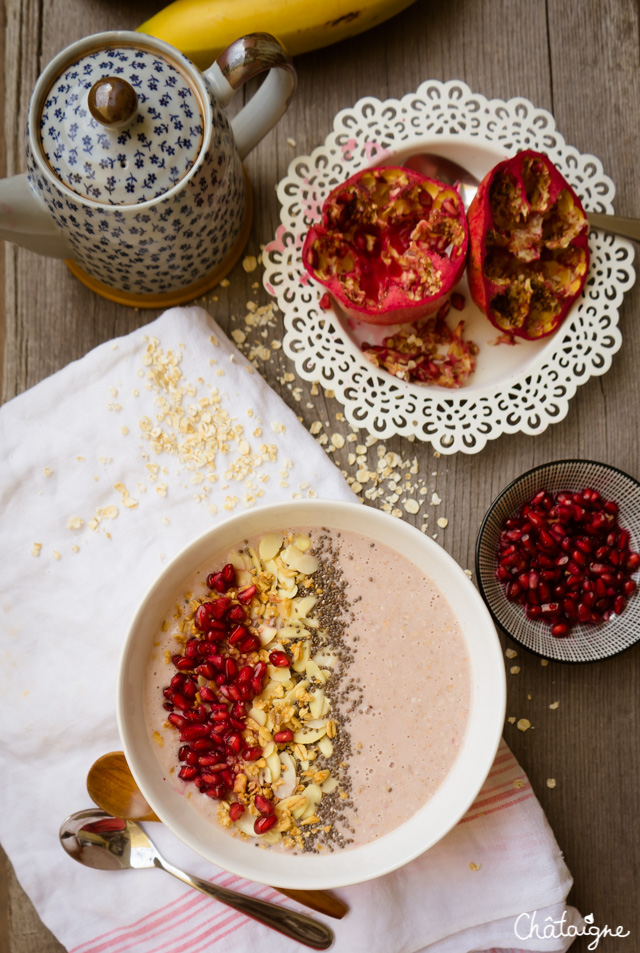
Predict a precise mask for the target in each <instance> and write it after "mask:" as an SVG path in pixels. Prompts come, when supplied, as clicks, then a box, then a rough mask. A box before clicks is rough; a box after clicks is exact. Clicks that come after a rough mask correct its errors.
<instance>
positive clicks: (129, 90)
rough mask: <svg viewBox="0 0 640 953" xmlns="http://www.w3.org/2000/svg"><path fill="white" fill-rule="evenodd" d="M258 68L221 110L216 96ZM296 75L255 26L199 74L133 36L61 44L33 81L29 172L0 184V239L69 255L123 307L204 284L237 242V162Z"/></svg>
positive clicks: (241, 188) (245, 223)
mask: <svg viewBox="0 0 640 953" xmlns="http://www.w3.org/2000/svg"><path fill="white" fill-rule="evenodd" d="M264 70H269V74H268V76H267V78H266V79H265V81H264V83H263V84H262V86H261V87H260V89H259V90H258V91H257V93H256V94H255V96H253V98H252V99H251V100H250V101H249V102H248V103H247V105H245V106H244V107H243V108H242V109H241V110H240V111H239V113H238V114H237V115H236V116H235V117H234V118H233V120H231V121H229V119H228V118H227V115H226V113H225V111H224V107H225V106H226V105H227V104H228V102H229V101H230V99H231V97H232V96H233V94H234V93H235V92H236V90H238V89H239V88H240V87H241V86H242V85H243V84H244V83H245V82H246V81H247V80H248V79H250V78H252V77H254V76H256V75H257V74H258V73H260V72H262V71H264ZM295 85H296V74H295V70H294V67H293V64H292V62H291V59H290V58H289V56H288V54H287V52H286V50H285V49H284V48H283V47H282V45H281V44H280V42H279V41H278V40H276V39H275V38H274V37H272V36H270V35H269V34H266V33H255V34H250V35H248V36H245V37H242V38H241V39H239V40H236V42H235V43H232V44H231V46H229V47H228V48H227V49H226V50H225V52H224V53H222V54H221V55H220V57H219V58H218V60H217V61H216V62H215V63H214V64H213V65H212V66H211V67H210V68H209V69H207V70H205V71H204V72H203V73H201V72H200V71H199V70H198V69H197V68H196V67H195V66H194V65H193V63H191V62H190V60H188V59H187V58H186V57H185V56H183V55H182V54H181V53H179V52H178V50H176V49H174V48H173V47H172V46H170V45H169V44H167V43H164V42H162V41H161V40H157V39H155V38H154V37H150V36H146V35H144V34H142V33H135V32H125V31H113V32H108V33H98V34H95V35H93V36H89V37H86V38H85V39H82V40H79V41H78V42H76V43H72V44H71V45H70V46H68V47H67V48H66V49H65V50H63V51H62V52H61V53H59V54H58V55H57V56H56V57H55V58H54V59H53V60H52V61H51V62H50V63H49V65H48V66H47V67H46V69H45V70H44V72H43V73H42V74H41V76H40V77H39V79H38V81H37V83H36V86H35V89H34V91H33V94H32V97H31V102H30V107H29V120H28V129H27V168H28V171H27V172H26V173H24V174H22V175H17V176H13V177H12V178H9V179H4V180H3V181H1V182H0V237H2V238H5V239H6V240H8V241H12V242H15V243H16V244H18V245H23V246H24V247H25V248H29V249H31V250H32V251H35V252H38V253H40V254H42V255H49V256H53V257H54V258H63V259H66V260H67V264H68V266H69V268H70V269H71V271H72V272H73V273H74V274H75V275H76V276H77V277H78V278H79V279H80V280H81V281H83V282H84V283H85V284H86V285H87V286H88V287H90V288H92V289H93V290H94V291H96V292H97V293H98V294H101V295H103V296H105V297H107V298H110V299H112V300H115V301H119V302H122V303H125V304H130V305H136V306H138V307H140V306H142V307H157V306H162V305H167V304H177V303H179V302H181V301H188V300H190V299H192V298H194V297H197V296H198V295H200V294H203V293H204V292H205V291H207V290H208V289H209V288H211V287H213V285H215V284H216V283H217V282H218V281H220V279H221V278H223V277H224V275H225V274H226V273H227V272H228V271H229V270H230V269H231V268H232V267H233V265H234V264H235V262H236V261H237V259H238V257H239V256H240V254H241V253H242V250H243V248H244V245H245V243H246V240H247V238H248V233H249V229H250V227H251V213H252V209H251V190H250V187H249V183H248V181H247V179H246V176H245V174H244V171H243V167H242V159H243V158H244V157H245V156H246V155H247V153H248V152H250V151H251V149H252V148H253V147H254V146H255V145H256V143H258V142H259V141H260V139H262V137H263V136H264V135H265V134H266V133H267V132H268V131H269V130H270V129H271V128H272V127H273V126H274V125H275V124H276V123H277V121H278V120H279V118H280V117H281V115H282V114H283V113H284V111H285V110H286V108H287V106H288V104H289V100H290V99H291V96H292V95H293V92H294V90H295Z"/></svg>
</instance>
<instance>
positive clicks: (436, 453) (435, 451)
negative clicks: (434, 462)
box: [433, 450, 442, 459]
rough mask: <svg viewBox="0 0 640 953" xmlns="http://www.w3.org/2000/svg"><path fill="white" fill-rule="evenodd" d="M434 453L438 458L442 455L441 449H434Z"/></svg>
mask: <svg viewBox="0 0 640 953" xmlns="http://www.w3.org/2000/svg"><path fill="white" fill-rule="evenodd" d="M433 455H434V457H436V459H440V457H441V456H442V454H441V453H440V451H439V450H434V451H433Z"/></svg>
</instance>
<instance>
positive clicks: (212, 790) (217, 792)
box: [204, 783, 225, 801]
mask: <svg viewBox="0 0 640 953" xmlns="http://www.w3.org/2000/svg"><path fill="white" fill-rule="evenodd" d="M204 793H205V794H207V795H208V796H209V797H210V798H214V799H215V800H218V801H220V800H221V799H222V798H223V797H224V794H225V791H224V784H222V783H219V784H211V785H209V787H208V788H205V790H204Z"/></svg>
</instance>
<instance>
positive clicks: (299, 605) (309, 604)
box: [293, 596, 318, 620]
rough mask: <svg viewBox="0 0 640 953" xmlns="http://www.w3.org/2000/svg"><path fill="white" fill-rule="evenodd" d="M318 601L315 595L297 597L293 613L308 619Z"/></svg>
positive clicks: (297, 617) (298, 617) (299, 617)
mask: <svg viewBox="0 0 640 953" xmlns="http://www.w3.org/2000/svg"><path fill="white" fill-rule="evenodd" d="M317 601H318V600H317V598H316V597H315V596H303V597H302V598H301V599H296V600H295V602H294V603H293V614H294V616H295V617H296V619H302V620H306V619H307V618H308V616H309V613H310V612H311V610H312V609H313V607H314V606H315V604H316V602H317Z"/></svg>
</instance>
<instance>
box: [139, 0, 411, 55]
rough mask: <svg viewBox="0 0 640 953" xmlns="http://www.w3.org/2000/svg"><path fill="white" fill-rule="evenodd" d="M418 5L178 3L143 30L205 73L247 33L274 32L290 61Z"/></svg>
mask: <svg viewBox="0 0 640 953" xmlns="http://www.w3.org/2000/svg"><path fill="white" fill-rule="evenodd" d="M414 2H415V0H320V2H318V0H315V2H314V0H268V2H266V3H265V2H264V0H262V2H260V0H175V2H174V3H170V4H169V6H167V7H165V8H164V9H163V10H160V11H159V12H158V13H157V14H156V15H155V16H153V17H151V19H149V20H147V21H146V22H145V23H143V24H141V26H139V27H138V30H139V31H140V32H141V33H147V34H149V35H150V36H155V37H157V38H158V39H160V40H165V41H166V42H167V43H170V44H171V45H172V46H175V47H176V48H177V49H178V50H180V51H181V52H182V53H184V54H185V56H188V57H189V59H190V60H192V61H193V62H194V63H195V64H196V66H198V67H199V68H200V69H206V68H207V67H208V66H211V64H212V63H213V61H214V60H215V59H217V57H218V56H219V55H220V53H222V51H223V50H225V49H226V48H227V47H228V46H229V44H230V43H233V41H234V40H237V39H238V38H239V37H241V36H244V35H245V34H246V33H272V34H274V35H275V36H277V37H278V39H279V40H280V42H281V43H283V44H284V46H285V47H286V49H287V52H288V53H289V55H290V56H297V55H299V54H300V53H308V52H309V51H310V50H317V49H320V48H321V47H323V46H328V45H329V44H331V43H337V42H339V41H340V40H346V39H348V38H349V37H352V36H356V35H357V34H358V33H363V32H364V31H365V30H369V29H371V28H372V27H374V26H377V25H378V24H380V23H383V22H384V21H385V20H388V19H389V18H390V17H392V16H394V15H395V14H396V13H400V11H401V10H404V9H405V8H406V7H409V6H410V5H411V4H412V3H414Z"/></svg>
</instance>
